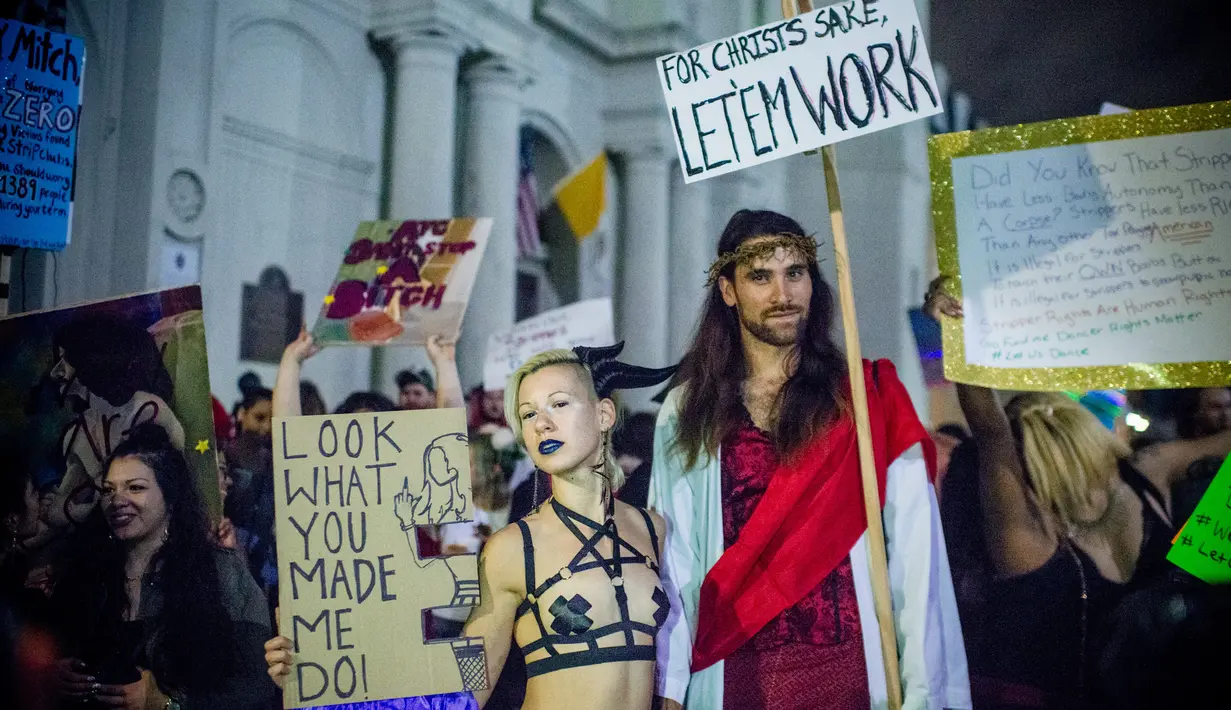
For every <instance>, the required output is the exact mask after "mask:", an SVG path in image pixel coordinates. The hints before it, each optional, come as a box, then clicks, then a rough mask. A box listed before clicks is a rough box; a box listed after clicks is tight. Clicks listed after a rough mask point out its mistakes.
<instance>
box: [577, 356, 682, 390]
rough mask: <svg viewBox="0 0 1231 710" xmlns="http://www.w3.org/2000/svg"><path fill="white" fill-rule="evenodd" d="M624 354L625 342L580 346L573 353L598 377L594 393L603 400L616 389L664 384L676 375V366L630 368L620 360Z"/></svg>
mask: <svg viewBox="0 0 1231 710" xmlns="http://www.w3.org/2000/svg"><path fill="white" fill-rule="evenodd" d="M623 351H624V343H623V342H619V343H616V344H615V345H607V346H603V347H596V348H589V347H585V346H580V345H579V346H577V347H575V348H573V352H574V353H576V354H577V359H578V360H580V361H581V364H583V365H585V366H586V367H587V368H588V369H589V370H590V374H591V376H592V377H593V378H594V391H595V392H597V393H598V396H599V397H601V398H604V399H605V398H607V397H610V396H611V394H612V393H613V392H615V391H616V390H629V389H640V388H642V387H653V386H654V385H657V384H661V383H663V382H665V381H667V379H669V378H670V377H671V376H672V375H673V374H675V369H676V368H675V366H672V367H660V368H649V367H639V366H637V365H629V364H626V363H623V362H620V361H619V360H618V359H617V358H618V357H619V355H620V353H621V352H623Z"/></svg>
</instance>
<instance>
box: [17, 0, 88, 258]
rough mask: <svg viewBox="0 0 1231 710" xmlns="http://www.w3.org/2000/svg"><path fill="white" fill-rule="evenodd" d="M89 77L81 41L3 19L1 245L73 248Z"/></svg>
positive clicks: (83, 46) (53, 248) (83, 43)
mask: <svg viewBox="0 0 1231 710" xmlns="http://www.w3.org/2000/svg"><path fill="white" fill-rule="evenodd" d="M84 71H85V42H84V41H83V40H82V39H81V38H80V37H74V36H73V35H66V34H61V33H59V32H52V31H51V30H48V29H44V28H42V27H34V26H32V25H27V24H23V23H21V22H17V21H14V20H0V76H2V77H3V80H2V81H3V86H0V88H2V89H3V91H4V95H3V97H0V244H11V245H14V246H19V247H34V248H38V249H52V250H56V251H59V250H61V249H63V248H64V247H65V245H67V244H68V240H69V231H70V229H71V227H72V219H73V175H74V167H75V166H76V163H77V125H78V122H79V119H80V117H81V80H82V76H83V74H84Z"/></svg>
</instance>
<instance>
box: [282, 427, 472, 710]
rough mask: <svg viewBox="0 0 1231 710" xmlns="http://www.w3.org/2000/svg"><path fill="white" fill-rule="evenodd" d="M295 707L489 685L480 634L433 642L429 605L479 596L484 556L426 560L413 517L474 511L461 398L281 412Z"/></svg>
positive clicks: (285, 577) (419, 520)
mask: <svg viewBox="0 0 1231 710" xmlns="http://www.w3.org/2000/svg"><path fill="white" fill-rule="evenodd" d="M273 433H274V456H275V466H274V487H275V496H276V497H275V502H276V508H277V523H276V526H277V527H276V535H277V543H278V579H279V581H280V586H279V594H278V596H279V605H280V609H279V614H280V618H279V628H280V629H281V631H282V634H283V635H284V636H286V637H288V638H290V639H291V643H292V647H293V650H294V659H295V660H294V664H295V665H294V667H293V668H292V669H291V674H290V677H289V678H288V679H287V682H286V688H285V692H284V694H283V698H284V705H285V707H288V708H295V707H305V706H309V705H336V704H339V703H354V702H360V701H364V700H381V699H386V698H403V697H413V696H421V695H435V694H438V693H447V692H453V691H463V690H476V689H482V688H485V687H487V677H486V665H485V663H486V661H485V657H484V654H483V640H482V639H481V638H469V639H448V640H442V641H433V642H430V643H429V642H425V640H424V625H423V611H424V610H426V609H431V608H434V607H471V606H475V605H476V604H477V603H478V601H479V582H478V566H477V563H476V558H475V556H474V555H455V556H452V557H434V558H426V559H424V558H422V557H420V555H419V550H418V545H417V536H416V534H415V528H416V527H417V526H422V525H439V524H442V523H456V522H465V521H470V520H473V518H474V515H473V506H472V505H471V498H470V456H469V449H468V448H467V440H466V416H465V410H463V409H436V410H430V411H420V412H410V411H407V412H379V413H365V414H353V415H350V414H348V415H341V414H339V415H331V416H319V417H292V418H288V419H278V420H276V421H275V422H274V431H273Z"/></svg>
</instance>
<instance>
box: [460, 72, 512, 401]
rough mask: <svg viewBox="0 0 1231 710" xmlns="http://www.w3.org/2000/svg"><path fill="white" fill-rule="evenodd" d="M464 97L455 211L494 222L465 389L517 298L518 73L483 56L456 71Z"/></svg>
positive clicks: (469, 338) (469, 324)
mask: <svg viewBox="0 0 1231 710" xmlns="http://www.w3.org/2000/svg"><path fill="white" fill-rule="evenodd" d="M463 82H464V84H465V90H466V91H467V93H468V96H469V102H468V107H469V115H468V116H467V117H466V134H465V138H464V140H465V145H464V157H463V169H464V177H463V180H462V185H463V194H462V212H463V213H464V215H465V216H468V217H491V218H492V219H493V220H494V222H493V225H492V233H491V235H490V236H489V237H488V241H487V249H486V251H485V253H484V255H483V262H482V265H481V266H480V268H479V275H478V278H477V280H476V282H475V286H474V291H473V293H472V295H471V297H470V306H469V307H468V308H467V309H466V320H465V321H464V323H463V326H462V339H461V342H460V343H459V347H458V353H457V360H458V365H459V367H460V369H461V376H462V384H463V385H464V386H465V387H466V388H470V387H472V386H474V385H477V384H480V383H482V381H483V356H484V351H485V349H486V346H487V339H488V337H489V336H490V335H491V334H492V333H494V332H496V331H500V330H504V329H506V328H509V327H510V326H512V325H513V322H514V319H515V316H516V301H517V256H518V254H517V227H516V224H517V223H516V211H517V182H518V178H519V166H518V150H519V145H518V140H519V135H520V127H521V92H522V87H523V86H524V84H525V74H524V73H523V72H521V71H519V70H518V68H517V67H515V66H514V65H513V64H512V63H510V62H509V61H507V60H505V59H503V58H500V57H489V58H486V59H483V60H481V61H479V62H476V63H475V64H474V65H473V66H471V67H469V68H468V69H467V70H466V72H465V74H464V75H463Z"/></svg>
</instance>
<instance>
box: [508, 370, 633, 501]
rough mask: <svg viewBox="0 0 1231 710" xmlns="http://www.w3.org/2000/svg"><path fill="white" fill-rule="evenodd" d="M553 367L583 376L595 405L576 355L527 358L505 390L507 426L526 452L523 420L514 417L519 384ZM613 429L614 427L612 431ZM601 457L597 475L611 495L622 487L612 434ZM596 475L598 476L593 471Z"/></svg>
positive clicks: (593, 392)
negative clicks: (608, 487) (609, 488)
mask: <svg viewBox="0 0 1231 710" xmlns="http://www.w3.org/2000/svg"><path fill="white" fill-rule="evenodd" d="M556 365H572V366H573V367H574V368H576V370H577V371H578V372H579V373H581V375H582V377H581V380H582V382H584V383H585V386H586V391H587V392H589V394H590V397H591V398H592V401H596V402H597V401H598V392H597V391H596V390H595V388H594V374H593V373H591V372H590V368H588V367H586V366H585V364H583V363H582V362H581V359H580V358H578V357H577V353H575V352H573V351H572V350H564V349H559V350H548V351H547V352H543V353H539V354H538V355H535V356H534V357H532V358H530V359H529V360H527V361H526V363H525V364H524V365H522V366H521V367H519V368H517V371H516V372H514V373H513V374H512V375H510V376H509V382H508V385H507V386H506V387H505V388H504V418H505V421H507V422H508V423H509V426H510V427H512V428H513V434H514V436H516V438H517V443H518V445H519V446H521V447H522V449H523V450H524V449H525V448H526V444H525V440H524V438H523V434H522V420H521V417H520V416H519V415H518V414H517V409H518V403H519V400H520V398H521V383H522V382H523V381H525V379H526V378H527V377H529V376H530V375H533V374H534V373H536V372H538V371H540V370H545V369H547V368H549V367H554V366H556ZM617 416H618V414H617ZM614 428H615V426H614V423H613V425H612V429H614ZM602 456H603V458H602V473H600V474H599V475H602V476H603V477H604V478H606V479H607V482H608V483H609V484H610V486H611V490H612V492H613V493H614V492H615V491H618V490H620V488H621V487H623V486H624V469H622V468H620V466H619V464H617V463H616V458H615V454H614V452H613V451H612V448H611V430H608V431H607V432H606V433H605V434H604V436H603V454H602ZM595 473H599V472H598V471H595Z"/></svg>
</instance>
